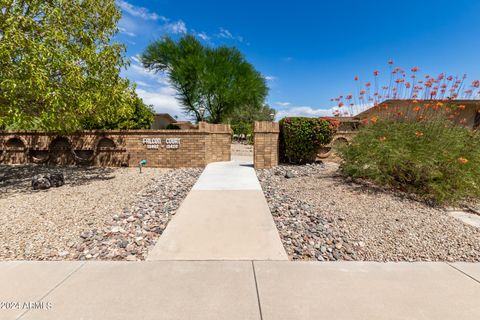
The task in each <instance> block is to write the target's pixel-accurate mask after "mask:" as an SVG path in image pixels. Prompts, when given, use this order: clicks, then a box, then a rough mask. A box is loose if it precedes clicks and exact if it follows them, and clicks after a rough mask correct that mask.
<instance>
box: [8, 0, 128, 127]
mask: <svg viewBox="0 0 480 320" xmlns="http://www.w3.org/2000/svg"><path fill="white" fill-rule="evenodd" d="M1 4H2V5H1V9H0V127H4V128H7V129H39V130H48V131H72V130H77V129H81V128H82V123H84V122H85V121H86V119H88V121H90V122H92V121H93V122H94V123H99V124H102V123H107V122H115V121H116V120H119V119H122V118H125V117H128V116H129V114H132V113H133V112H134V110H135V99H136V95H135V92H134V90H133V88H132V87H131V86H130V84H129V82H128V80H126V79H123V78H121V77H120V70H121V69H122V68H123V67H125V66H126V65H127V63H128V62H127V60H126V59H125V57H124V52H125V47H124V45H121V44H118V43H114V42H112V41H111V40H112V37H113V35H114V34H115V33H116V32H117V22H118V20H119V19H120V16H121V13H120V10H119V9H118V8H117V6H116V5H115V0H68V1H67V0H48V1H45V0H23V1H22V0H1Z"/></svg>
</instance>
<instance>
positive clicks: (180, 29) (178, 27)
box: [162, 20, 188, 34]
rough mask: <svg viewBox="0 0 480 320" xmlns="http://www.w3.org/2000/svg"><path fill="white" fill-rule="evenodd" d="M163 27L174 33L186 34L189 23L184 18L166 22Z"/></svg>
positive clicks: (166, 30)
mask: <svg viewBox="0 0 480 320" xmlns="http://www.w3.org/2000/svg"><path fill="white" fill-rule="evenodd" d="M162 29H163V30H164V31H165V32H167V33H173V34H180V33H182V34H185V33H187V31H188V29H187V25H186V24H185V22H183V21H182V20H178V21H175V22H169V23H166V24H165V25H163V27H162Z"/></svg>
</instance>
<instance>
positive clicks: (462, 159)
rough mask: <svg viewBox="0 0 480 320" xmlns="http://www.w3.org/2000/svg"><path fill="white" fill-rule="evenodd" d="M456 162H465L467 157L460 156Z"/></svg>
mask: <svg viewBox="0 0 480 320" xmlns="http://www.w3.org/2000/svg"><path fill="white" fill-rule="evenodd" d="M458 162H460V163H461V164H467V163H468V159H465V158H464V157H460V158H458Z"/></svg>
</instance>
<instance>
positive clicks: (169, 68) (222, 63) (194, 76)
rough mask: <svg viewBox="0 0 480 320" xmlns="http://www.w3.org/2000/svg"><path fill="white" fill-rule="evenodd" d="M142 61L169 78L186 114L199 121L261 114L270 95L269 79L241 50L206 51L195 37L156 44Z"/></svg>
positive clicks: (218, 121)
mask: <svg viewBox="0 0 480 320" xmlns="http://www.w3.org/2000/svg"><path fill="white" fill-rule="evenodd" d="M141 60H142V62H143V65H144V66H145V67H146V68H148V69H150V70H154V71H156V72H165V73H166V74H167V76H168V78H169V80H170V82H171V84H172V85H173V86H174V87H175V89H176V90H177V93H178V99H179V101H180V102H181V104H182V106H183V108H184V111H185V112H186V114H188V115H191V116H193V117H194V118H195V119H196V120H197V121H201V120H207V121H209V122H212V123H220V122H225V121H228V119H229V117H230V116H231V115H232V114H233V113H234V112H235V110H237V109H240V108H245V107H248V108H250V109H251V110H260V109H261V108H262V107H263V105H264V103H265V97H266V96H267V94H268V88H267V86H266V83H265V78H264V77H263V76H262V75H261V74H260V73H259V72H258V71H256V70H255V68H254V67H253V66H252V65H251V64H250V63H249V62H247V61H246V60H245V57H244V56H243V55H242V53H241V52H240V51H239V50H238V49H236V48H231V47H226V46H220V47H216V48H210V47H206V46H203V45H202V44H201V43H200V42H199V41H198V40H197V39H196V38H195V37H194V36H192V35H186V36H184V37H182V38H181V39H179V40H178V41H174V40H173V39H171V38H169V37H166V38H164V39H162V40H159V41H156V42H153V43H152V44H150V45H149V46H148V47H147V49H146V50H145V52H144V53H143V54H142V56H141ZM202 109H203V110H205V113H204V114H202Z"/></svg>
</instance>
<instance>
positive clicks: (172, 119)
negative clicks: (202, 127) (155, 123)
mask: <svg viewBox="0 0 480 320" xmlns="http://www.w3.org/2000/svg"><path fill="white" fill-rule="evenodd" d="M155 117H159V118H167V119H168V120H170V121H171V122H177V120H176V119H175V118H174V117H172V116H171V115H170V114H169V113H155Z"/></svg>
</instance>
